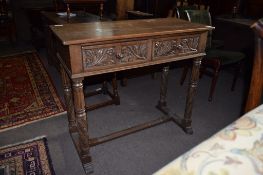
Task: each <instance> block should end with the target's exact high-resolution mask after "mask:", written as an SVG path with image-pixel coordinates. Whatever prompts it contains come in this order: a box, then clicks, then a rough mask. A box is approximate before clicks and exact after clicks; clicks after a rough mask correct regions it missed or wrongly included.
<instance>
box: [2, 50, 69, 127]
mask: <svg viewBox="0 0 263 175" xmlns="http://www.w3.org/2000/svg"><path fill="white" fill-rule="evenodd" d="M0 70H1V71H0V132H1V131H4V130H6V129H10V128H14V127H18V126H21V125H25V124H28V123H31V122H34V121H37V120H40V119H44V118H48V117H52V116H57V115H59V114H61V113H64V112H65V109H64V106H63V104H62V102H61V100H60V99H59V97H58V95H57V93H56V90H55V88H54V86H53V84H52V82H51V79H50V77H49V75H48V73H47V71H46V70H45V68H44V66H43V64H42V62H41V61H40V59H39V56H38V55H37V53H35V52H30V53H23V54H18V55H13V56H7V57H1V58H0Z"/></svg>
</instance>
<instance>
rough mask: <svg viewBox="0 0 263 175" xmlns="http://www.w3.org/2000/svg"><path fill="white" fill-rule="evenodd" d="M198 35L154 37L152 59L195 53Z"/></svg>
mask: <svg viewBox="0 0 263 175" xmlns="http://www.w3.org/2000/svg"><path fill="white" fill-rule="evenodd" d="M199 42H200V36H199V35H192V36H186V37H175V38H165V39H156V40H154V41H153V59H158V58H162V57H171V56H180V55H188V54H193V53H197V52H199V51H198V46H199Z"/></svg>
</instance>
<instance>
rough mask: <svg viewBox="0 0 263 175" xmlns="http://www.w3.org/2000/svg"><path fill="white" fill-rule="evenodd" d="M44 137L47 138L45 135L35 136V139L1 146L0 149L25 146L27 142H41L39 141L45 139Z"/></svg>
mask: <svg viewBox="0 0 263 175" xmlns="http://www.w3.org/2000/svg"><path fill="white" fill-rule="evenodd" d="M46 137H47V136H46V135H42V136H37V137H35V138H32V139H28V140H25V141H22V142H19V143H13V144H9V145H5V146H2V147H0V149H5V148H8V147H13V146H18V145H22V144H26V143H29V142H33V141H37V140H41V139H46Z"/></svg>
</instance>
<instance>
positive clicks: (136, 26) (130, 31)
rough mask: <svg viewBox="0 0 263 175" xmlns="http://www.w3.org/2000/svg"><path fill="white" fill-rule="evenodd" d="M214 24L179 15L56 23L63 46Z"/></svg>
mask: <svg viewBox="0 0 263 175" xmlns="http://www.w3.org/2000/svg"><path fill="white" fill-rule="evenodd" d="M211 29H212V27H210V26H205V25H201V24H195V23H190V22H188V21H184V20H180V19H176V18H159V19H143V20H129V21H127V20H123V21H106V22H91V23H79V24H63V25H53V26H51V30H52V31H53V32H54V34H55V35H56V36H57V37H58V38H59V39H60V40H61V41H62V43H63V44H64V45H71V44H81V43H88V42H90V43H92V42H101V41H110V40H121V39H127V38H143V37H147V36H158V35H169V34H175V33H177V34H180V33H189V32H196V31H207V30H211Z"/></svg>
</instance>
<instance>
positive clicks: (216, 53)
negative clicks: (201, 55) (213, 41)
mask: <svg viewBox="0 0 263 175" xmlns="http://www.w3.org/2000/svg"><path fill="white" fill-rule="evenodd" d="M245 57H246V56H245V54H243V53H241V52H233V51H225V50H220V49H208V50H207V51H206V58H218V59H220V62H221V65H227V64H233V63H237V62H239V61H241V60H243V59H244V58H245Z"/></svg>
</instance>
